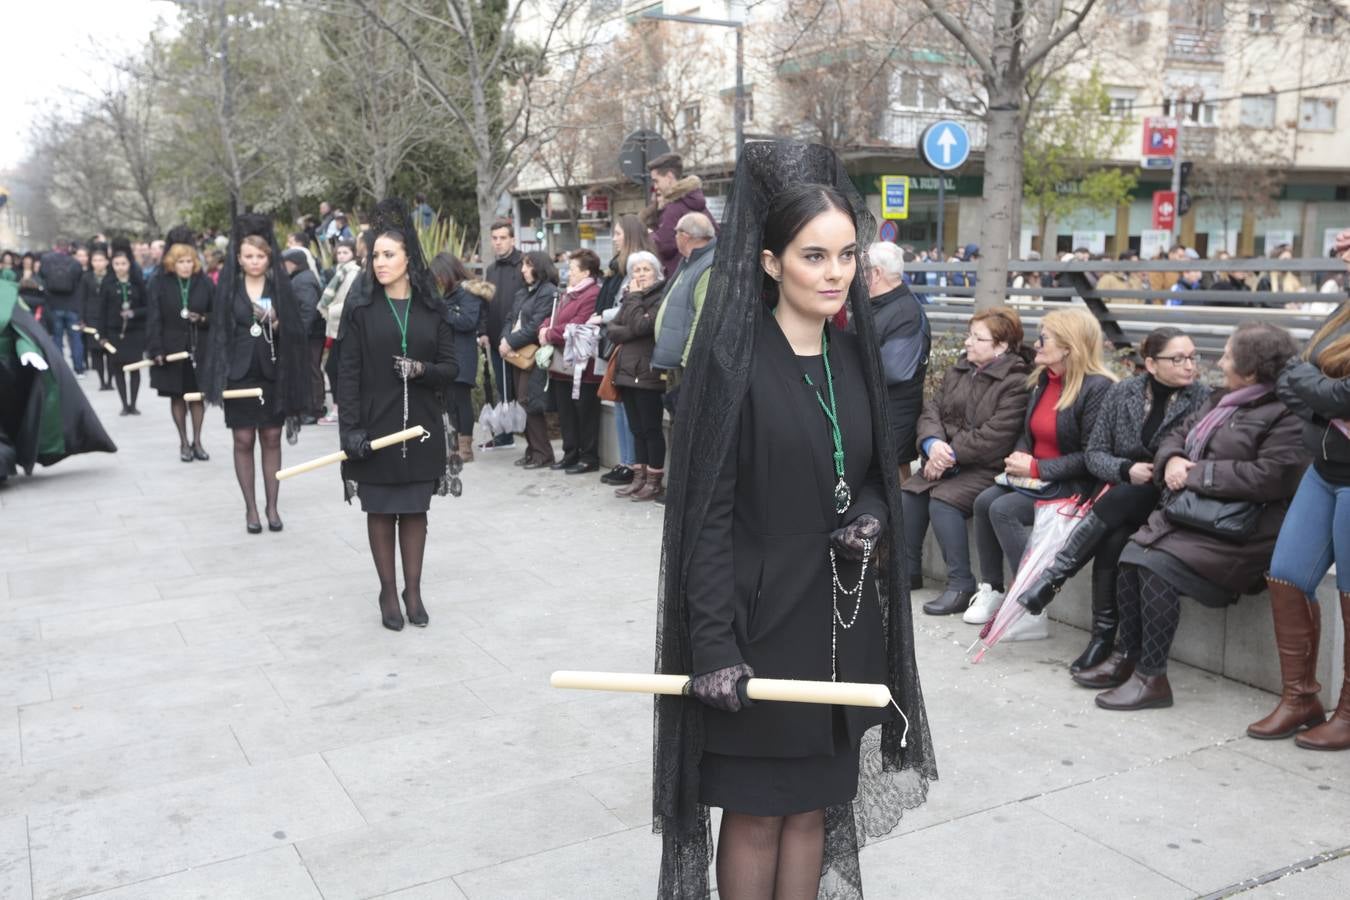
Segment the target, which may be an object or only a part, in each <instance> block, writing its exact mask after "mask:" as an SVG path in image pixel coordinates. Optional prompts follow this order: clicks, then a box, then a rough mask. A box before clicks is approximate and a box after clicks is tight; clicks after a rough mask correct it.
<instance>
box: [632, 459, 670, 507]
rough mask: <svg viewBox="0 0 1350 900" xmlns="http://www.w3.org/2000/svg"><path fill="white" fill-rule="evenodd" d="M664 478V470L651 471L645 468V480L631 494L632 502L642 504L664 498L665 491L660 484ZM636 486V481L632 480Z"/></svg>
mask: <svg viewBox="0 0 1350 900" xmlns="http://www.w3.org/2000/svg"><path fill="white" fill-rule="evenodd" d="M665 477H666V470H665V469H653V468H652V467H651V466H648V467H647V478H646V480H645V481H643V483H642V487H641V488H639V489H638V490H636V491H634V492H633V497H632V500H633V502H634V503H643V502H646V501H648V500H655V499H656V498H657V497H662V496H665V493H666V489H665V487H664V486H663V485H662V484H661V479H663V478H665ZM633 483H634V484H637V479H636V478H634V479H633Z"/></svg>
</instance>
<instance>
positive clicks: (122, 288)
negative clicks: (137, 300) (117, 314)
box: [117, 281, 131, 309]
mask: <svg viewBox="0 0 1350 900" xmlns="http://www.w3.org/2000/svg"><path fill="white" fill-rule="evenodd" d="M130 290H131V287H130V286H129V285H128V284H127V283H126V282H125V281H119V282H117V291H118V293H120V294H121V295H122V308H123V309H131V300H129V299H128V298H127V293H128V292H129V291H130Z"/></svg>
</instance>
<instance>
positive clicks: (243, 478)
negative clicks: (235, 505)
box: [233, 427, 281, 525]
mask: <svg viewBox="0 0 1350 900" xmlns="http://www.w3.org/2000/svg"><path fill="white" fill-rule="evenodd" d="M233 433H234V476H235V477H236V478H238V479H239V490H240V491H241V492H242V493H243V495H244V515H245V518H246V519H247V520H248V522H249V524H252V525H256V524H258V498H257V494H256V493H255V488H256V484H255V481H256V479H255V478H254V475H253V445H254V443H255V442H256V441H257V439H258V438H261V439H262V470H263V492H264V493H265V495H266V497H267V506H266V508H265V509H264V512H266V513H267V521H269V522H275V521H278V519H277V492H278V491H279V490H280V489H281V483H280V482H279V481H277V470H278V469H280V468H281V428H280V427H277V428H235V429H234V430H233Z"/></svg>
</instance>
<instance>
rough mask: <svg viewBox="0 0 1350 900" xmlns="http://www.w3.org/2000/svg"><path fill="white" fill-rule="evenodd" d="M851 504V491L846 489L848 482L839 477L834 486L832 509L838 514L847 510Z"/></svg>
mask: <svg viewBox="0 0 1350 900" xmlns="http://www.w3.org/2000/svg"><path fill="white" fill-rule="evenodd" d="M852 505H853V492H852V491H850V490H849V489H848V482H846V481H844V479H842V478H840V479H839V483H838V484H836V485H835V486H834V511H835V512H837V513H840V514H843V513H846V512H848V508H849V507H850V506H852Z"/></svg>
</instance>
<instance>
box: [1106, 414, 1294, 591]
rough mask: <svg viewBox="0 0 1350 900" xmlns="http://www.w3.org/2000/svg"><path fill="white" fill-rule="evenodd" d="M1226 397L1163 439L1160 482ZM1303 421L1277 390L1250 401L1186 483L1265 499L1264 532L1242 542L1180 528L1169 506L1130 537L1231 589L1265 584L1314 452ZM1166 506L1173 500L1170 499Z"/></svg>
mask: <svg viewBox="0 0 1350 900" xmlns="http://www.w3.org/2000/svg"><path fill="white" fill-rule="evenodd" d="M1219 396H1221V395H1217V396H1216V397H1215V398H1214V399H1211V400H1210V401H1209V402H1208V403H1206V404H1205V405H1204V406H1202V407H1201V408H1200V409H1198V410H1196V411H1195V412H1194V413H1192V414H1191V417H1190V418H1189V419H1187V420H1186V422H1185V424H1184V425H1183V426H1182V427H1181V428H1178V429H1175V430H1173V431H1172V432H1171V433H1170V434H1169V435H1167V437H1165V438H1164V439H1163V442H1162V444H1161V446H1159V447H1158V455H1157V456H1156V457H1154V463H1153V464H1154V479H1155V480H1156V481H1157V482H1158V484H1159V485H1162V484H1163V476H1164V475H1165V473H1166V470H1167V461H1168V460H1170V459H1171V458H1172V457H1174V456H1183V457H1184V456H1185V455H1186V435H1187V433H1188V432H1189V431H1190V430H1191V429H1192V428H1194V427H1195V425H1196V423H1197V422H1199V421H1200V419H1201V418H1202V417H1203V416H1204V415H1205V414H1206V413H1208V412H1209V411H1210V410H1211V409H1213V408H1214V406H1215V404H1217V403H1218V400H1219ZM1302 431H1303V427H1302V423H1301V422H1300V421H1299V419H1298V417H1297V416H1295V415H1294V414H1293V413H1292V412H1290V411H1289V408H1288V407H1287V406H1285V405H1284V404H1283V403H1281V402H1280V400H1279V398H1278V397H1276V396H1275V392H1274V390H1273V389H1272V390H1271V391H1270V392H1269V393H1267V394H1263V395H1262V396H1260V397H1257V398H1256V399H1254V400H1249V401H1248V402H1246V403H1244V404H1242V405H1241V406H1239V407H1238V408H1237V410H1236V411H1235V412H1234V413H1233V416H1232V418H1230V419H1229V420H1228V421H1227V422H1226V423H1224V425H1223V427H1222V428H1219V429H1217V430H1216V431H1215V432H1214V436H1213V437H1211V438H1210V441H1209V445H1208V446H1207V447H1205V450H1204V453H1203V454H1202V455H1201V457H1200V459H1197V460H1194V462H1195V463H1196V466H1195V468H1193V469H1191V473H1190V475H1189V476H1188V477H1187V479H1186V487H1187V488H1189V489H1191V490H1193V491H1195V492H1196V493H1197V494H1201V495H1203V496H1206V497H1218V498H1221V499H1224V500H1250V501H1252V502H1255V503H1264V504H1265V510H1264V511H1263V512H1262V514H1261V519H1260V521H1259V522H1258V523H1257V526H1256V532H1255V533H1254V534H1253V535H1252V536H1251V537H1250V538H1248V539H1247V540H1245V541H1244V542H1243V544H1242V546H1241V547H1238V546H1236V545H1235V544H1233V543H1232V542H1230V541H1225V540H1223V539H1222V538H1217V537H1212V536H1210V535H1207V534H1205V533H1203V532H1200V531H1195V530H1192V529H1188V528H1183V527H1181V526H1177V525H1173V524H1172V523H1171V522H1169V521H1168V520H1167V516H1166V514H1165V513H1164V512H1163V510H1162V508H1161V507H1160V508H1159V509H1156V510H1154V511H1153V514H1152V515H1151V516H1149V519H1148V522H1146V523H1145V524H1144V526H1143V527H1142V528H1140V529H1139V530H1138V531H1136V532H1135V533H1134V536H1133V537H1131V538H1130V540H1131V541H1132V542H1133V543H1135V544H1138V545H1139V546H1140V547H1143V548H1145V549H1146V550H1147V551H1149V552H1154V551H1162V552H1163V553H1167V554H1168V555H1170V556H1172V557H1174V558H1176V559H1178V560H1180V561H1181V562H1182V563H1184V564H1185V565H1186V566H1188V567H1189V568H1190V569H1191V570H1193V571H1194V572H1195V574H1197V575H1199V576H1200V577H1201V578H1202V579H1204V580H1206V581H1208V582H1210V583H1211V584H1213V585H1215V586H1217V587H1219V588H1221V589H1222V590H1224V591H1225V592H1227V593H1229V594H1254V593H1258V592H1260V591H1262V590H1264V589H1265V578H1264V575H1265V571H1266V569H1267V567H1269V565H1270V557H1271V554H1272V553H1274V551H1275V538H1276V537H1278V536H1279V533H1280V525H1281V524H1283V522H1284V514H1285V512H1286V511H1287V510H1288V509H1289V501H1290V500H1291V499H1292V498H1293V496H1294V491H1296V490H1297V489H1298V483H1299V480H1300V479H1301V478H1302V477H1303V470H1304V469H1306V468H1307V466H1308V454H1307V452H1306V451H1305V450H1304V449H1303V442H1302V437H1301V435H1302ZM1164 503H1166V500H1164Z"/></svg>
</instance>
